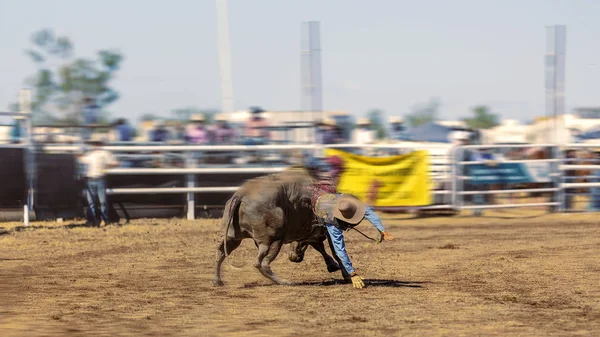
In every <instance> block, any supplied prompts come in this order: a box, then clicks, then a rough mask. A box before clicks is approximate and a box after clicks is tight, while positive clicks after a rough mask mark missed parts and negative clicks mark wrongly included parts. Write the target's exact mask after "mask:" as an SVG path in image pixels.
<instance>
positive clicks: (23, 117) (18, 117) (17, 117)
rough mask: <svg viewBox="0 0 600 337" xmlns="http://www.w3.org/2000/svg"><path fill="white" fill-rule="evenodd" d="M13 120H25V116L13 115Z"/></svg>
mask: <svg viewBox="0 0 600 337" xmlns="http://www.w3.org/2000/svg"><path fill="white" fill-rule="evenodd" d="M13 118H14V119H25V115H15V116H14V117H13Z"/></svg>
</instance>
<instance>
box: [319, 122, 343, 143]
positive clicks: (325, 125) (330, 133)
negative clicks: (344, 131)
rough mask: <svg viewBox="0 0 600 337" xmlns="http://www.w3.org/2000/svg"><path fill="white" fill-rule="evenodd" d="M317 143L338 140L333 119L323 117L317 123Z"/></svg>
mask: <svg viewBox="0 0 600 337" xmlns="http://www.w3.org/2000/svg"><path fill="white" fill-rule="evenodd" d="M318 126H319V128H318V129H317V143H319V144H321V145H326V144H337V143H339V142H340V137H339V135H338V132H337V130H336V124H335V121H334V120H333V119H331V118H324V119H323V120H322V121H321V122H319V124H318Z"/></svg>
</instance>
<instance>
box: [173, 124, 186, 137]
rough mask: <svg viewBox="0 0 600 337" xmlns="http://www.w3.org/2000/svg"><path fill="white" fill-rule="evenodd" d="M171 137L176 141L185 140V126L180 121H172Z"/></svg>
mask: <svg viewBox="0 0 600 337" xmlns="http://www.w3.org/2000/svg"><path fill="white" fill-rule="evenodd" d="M173 139H174V140H176V141H177V142H185V140H186V134H185V126H184V125H183V124H181V122H178V121H175V122H174V123H173Z"/></svg>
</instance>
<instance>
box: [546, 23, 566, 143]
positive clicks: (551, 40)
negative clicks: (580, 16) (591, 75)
mask: <svg viewBox="0 0 600 337" xmlns="http://www.w3.org/2000/svg"><path fill="white" fill-rule="evenodd" d="M566 44H567V27H566V26H562V25H559V26H548V27H546V55H545V59H546V60H545V61H546V85H545V89H546V117H548V118H553V128H554V136H553V143H554V144H558V143H559V142H560V140H559V132H558V116H561V115H564V113H565V55H566ZM563 123H564V120H563ZM563 127H564V125H563ZM563 134H564V132H563Z"/></svg>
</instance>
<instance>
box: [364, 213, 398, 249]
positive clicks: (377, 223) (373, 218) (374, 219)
mask: <svg viewBox="0 0 600 337" xmlns="http://www.w3.org/2000/svg"><path fill="white" fill-rule="evenodd" d="M365 219H367V220H369V222H370V223H371V224H372V225H373V227H375V228H377V230H378V231H379V233H380V234H381V237H380V238H379V241H384V240H386V241H390V240H393V239H394V237H393V236H392V235H390V234H389V233H388V232H386V231H385V228H383V223H381V219H379V216H377V214H376V213H375V211H373V209H372V208H371V206H367V208H366V209H365Z"/></svg>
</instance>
